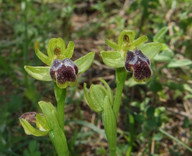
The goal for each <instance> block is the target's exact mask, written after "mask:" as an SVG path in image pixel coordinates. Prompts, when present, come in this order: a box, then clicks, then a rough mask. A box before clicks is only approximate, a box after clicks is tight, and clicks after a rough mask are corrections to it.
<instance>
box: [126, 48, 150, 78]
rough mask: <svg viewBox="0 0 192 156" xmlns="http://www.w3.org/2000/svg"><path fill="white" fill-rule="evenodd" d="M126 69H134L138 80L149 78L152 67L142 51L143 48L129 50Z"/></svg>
mask: <svg viewBox="0 0 192 156" xmlns="http://www.w3.org/2000/svg"><path fill="white" fill-rule="evenodd" d="M125 69H126V70H127V71H128V72H131V71H133V77H134V79H135V80H136V81H145V80H149V79H150V77H151V74H152V72H151V69H150V61H149V59H148V58H147V57H146V56H145V55H144V54H143V53H142V52H141V50H135V52H132V51H128V52H127V56H126V60H125Z"/></svg>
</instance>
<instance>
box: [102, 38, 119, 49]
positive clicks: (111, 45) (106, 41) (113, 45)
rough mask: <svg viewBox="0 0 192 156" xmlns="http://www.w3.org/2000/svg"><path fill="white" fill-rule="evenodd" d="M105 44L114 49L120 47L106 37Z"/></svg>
mask: <svg viewBox="0 0 192 156" xmlns="http://www.w3.org/2000/svg"><path fill="white" fill-rule="evenodd" d="M105 44H107V45H108V46H109V47H111V48H113V49H115V50H119V49H120V47H119V46H118V44H117V43H115V42H113V41H110V40H108V39H106V40H105Z"/></svg>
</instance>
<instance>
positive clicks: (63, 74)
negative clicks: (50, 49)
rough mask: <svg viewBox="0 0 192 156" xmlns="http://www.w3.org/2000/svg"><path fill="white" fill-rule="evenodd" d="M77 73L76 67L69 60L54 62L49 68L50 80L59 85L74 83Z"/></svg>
mask: <svg viewBox="0 0 192 156" xmlns="http://www.w3.org/2000/svg"><path fill="white" fill-rule="evenodd" d="M77 73H78V67H77V66H76V64H74V63H73V61H71V60H70V59H69V58H65V59H64V60H59V59H56V60H54V61H53V63H52V65H51V68H50V75H51V78H52V79H53V80H55V81H57V82H58V83H60V84H64V83H65V82H67V81H69V82H75V81H76V76H77Z"/></svg>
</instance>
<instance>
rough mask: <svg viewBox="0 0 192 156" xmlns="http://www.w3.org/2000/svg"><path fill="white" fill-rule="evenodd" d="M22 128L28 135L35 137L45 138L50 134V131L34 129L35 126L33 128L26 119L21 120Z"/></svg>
mask: <svg viewBox="0 0 192 156" xmlns="http://www.w3.org/2000/svg"><path fill="white" fill-rule="evenodd" d="M19 121H20V123H21V125H22V127H23V128H24V131H25V133H26V134H27V135H34V136H45V135H47V134H48V131H41V130H38V129H36V128H34V127H33V126H31V124H30V123H29V122H28V121H27V120H25V119H19Z"/></svg>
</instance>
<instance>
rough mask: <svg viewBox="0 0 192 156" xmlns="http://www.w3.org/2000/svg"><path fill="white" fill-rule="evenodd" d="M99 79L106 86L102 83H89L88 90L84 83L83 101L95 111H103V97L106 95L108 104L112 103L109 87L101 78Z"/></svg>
mask: <svg viewBox="0 0 192 156" xmlns="http://www.w3.org/2000/svg"><path fill="white" fill-rule="evenodd" d="M101 81H102V82H103V83H104V85H105V86H106V88H105V87H104V86H102V85H91V87H90V89H89V91H88V89H87V87H86V84H85V83H84V97H85V101H86V103H87V104H88V105H89V107H90V108H91V109H92V110H94V111H95V112H101V111H103V107H104V99H105V97H106V96H108V97H109V99H110V104H111V105H112V104H113V97H112V91H111V89H110V87H109V86H108V84H107V83H106V82H105V81H104V80H102V79H101Z"/></svg>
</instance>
